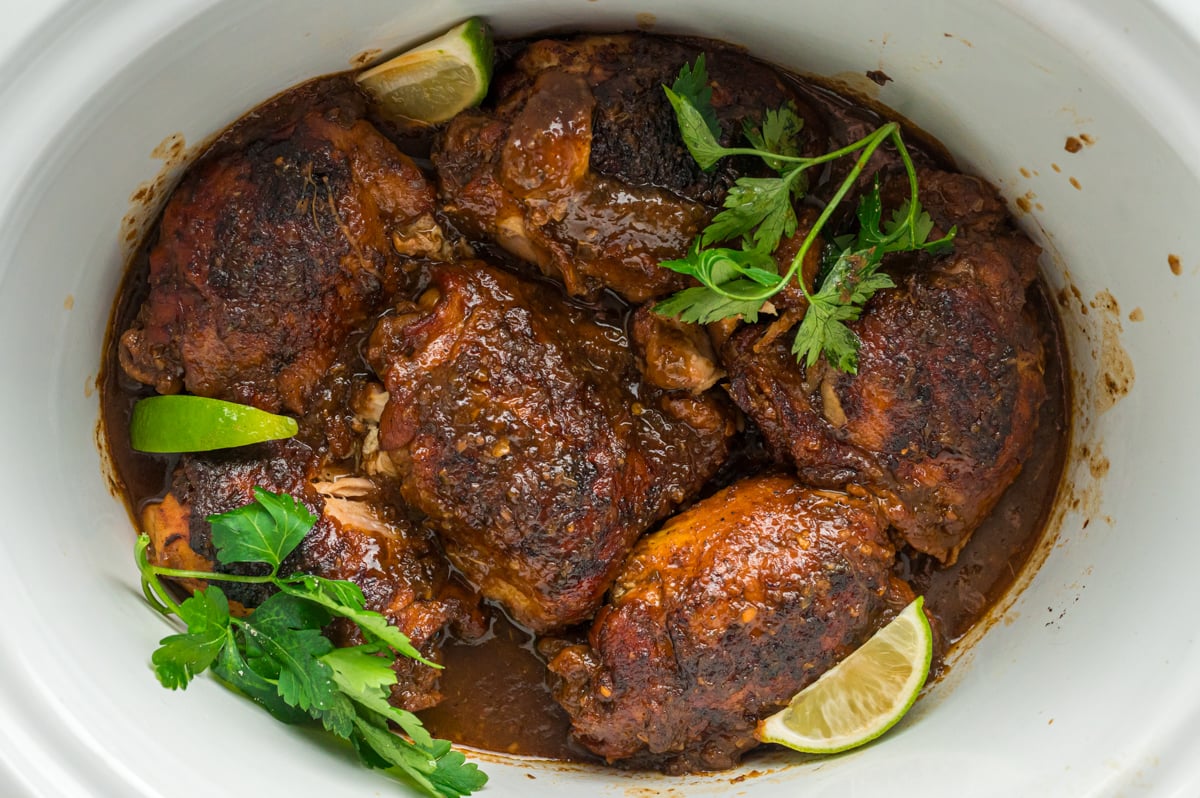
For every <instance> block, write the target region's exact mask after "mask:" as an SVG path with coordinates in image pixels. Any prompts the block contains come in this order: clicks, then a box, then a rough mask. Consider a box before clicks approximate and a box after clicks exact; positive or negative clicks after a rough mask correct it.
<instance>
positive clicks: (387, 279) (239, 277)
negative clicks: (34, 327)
mask: <svg viewBox="0 0 1200 798" xmlns="http://www.w3.org/2000/svg"><path fill="white" fill-rule="evenodd" d="M360 112H361V109H357V108H353V107H346V106H345V105H337V106H334V107H330V108H325V109H322V110H314V111H311V112H309V113H308V114H307V115H305V116H303V117H302V118H300V119H299V120H298V121H296V122H294V123H293V124H289V125H287V126H285V127H284V128H283V129H280V130H277V131H275V132H274V133H273V134H270V135H266V136H264V137H262V138H259V139H256V140H253V141H251V142H250V143H248V144H247V145H246V146H244V147H242V148H240V149H237V150H235V151H232V152H226V153H225V154H222V155H219V156H216V157H212V158H210V159H208V160H207V161H204V162H202V163H201V164H200V165H199V166H198V167H197V168H195V169H193V170H191V171H190V172H189V173H188V175H187V177H186V178H185V179H184V181H183V183H182V184H181V185H180V186H179V188H178V189H176V191H175V192H174V194H173V195H172V197H171V200H170V202H169V203H168V204H167V206H166V209H165V210H164V212H163V217H162V222H161V226H160V229H159V234H158V239H157V242H156V243H155V244H154V246H153V248H152V249H151V251H150V257H149V260H150V274H149V285H150V292H149V295H148V296H147V298H146V300H145V302H144V304H143V305H142V307H141V310H140V312H139V314H138V316H137V319H136V321H135V322H134V324H133V325H132V326H131V328H130V329H129V330H127V331H126V332H125V333H124V334H123V335H122V336H121V339H120V351H119V354H120V362H121V366H122V368H123V369H124V370H125V372H126V373H127V374H128V375H130V376H131V377H133V378H134V379H136V380H138V381H140V382H143V383H146V384H148V385H152V386H154V387H155V388H156V389H157V390H158V391H159V392H160V393H177V392H179V391H181V390H186V391H189V392H191V393H194V394H198V395H200V396H209V397H216V398H220V399H227V400H232V401H238V402H244V403H248V404H253V405H256V406H258V407H261V408H264V409H267V410H271V411H278V410H281V409H282V410H285V411H288V412H291V413H297V414H300V413H303V412H304V411H305V410H306V407H307V405H308V400H309V398H310V393H311V392H312V391H313V388H314V386H315V384H316V383H317V381H318V380H319V379H320V377H321V376H322V375H323V374H324V372H325V370H326V369H327V368H328V367H329V365H330V364H331V363H332V362H333V361H334V359H335V357H336V354H337V351H338V348H339V346H340V344H341V342H342V341H343V340H344V339H345V337H346V335H347V333H348V332H349V331H350V330H351V329H352V328H353V327H354V326H355V325H357V324H358V323H360V322H362V321H363V320H364V319H367V318H369V317H370V316H372V315H374V314H375V313H376V312H377V311H378V310H381V309H382V307H383V306H384V305H385V304H386V301H387V300H388V299H390V297H391V296H392V294H393V293H394V292H395V291H396V290H397V289H399V288H401V287H402V286H404V285H405V283H406V275H405V269H404V265H405V262H406V258H405V257H403V256H409V255H434V254H437V253H439V252H440V251H441V248H442V246H443V241H442V239H441V232H440V230H439V228H438V227H437V225H436V223H435V222H434V218H433V215H432V213H433V205H434V190H433V187H432V186H431V185H430V184H429V183H428V182H427V181H426V180H425V178H424V177H423V176H422V174H421V172H420V171H419V170H418V169H417V167H416V166H415V165H414V164H413V162H412V161H411V160H410V159H409V158H408V157H406V156H404V155H402V154H401V153H400V152H399V150H397V149H396V147H395V146H394V145H393V144H392V143H391V142H389V141H388V140H387V139H386V138H384V137H383V136H382V135H381V134H380V133H379V132H378V131H377V130H375V128H374V127H372V126H371V125H370V124H369V123H368V122H366V121H363V120H362V119H359V118H358V114H359V113H360Z"/></svg>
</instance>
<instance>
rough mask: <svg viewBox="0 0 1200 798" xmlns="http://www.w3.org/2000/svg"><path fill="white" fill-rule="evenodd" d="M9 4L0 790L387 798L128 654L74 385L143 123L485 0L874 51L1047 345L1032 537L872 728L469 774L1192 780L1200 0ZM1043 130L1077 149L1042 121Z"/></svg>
mask: <svg viewBox="0 0 1200 798" xmlns="http://www.w3.org/2000/svg"><path fill="white" fill-rule="evenodd" d="M17 5H18V3H17V2H16V1H15V0H3V1H2V2H0V24H2V23H3V22H4V17H5V16H9V17H11V18H12V19H13V25H12V26H10V27H9V28H8V31H9V32H8V33H7V34H5V36H4V37H3V38H0V131H3V135H2V136H0V142H2V143H3V146H0V341H2V343H0V374H3V375H4V383H5V390H4V391H3V392H0V431H2V435H0V439H2V440H3V441H4V444H5V445H4V451H5V453H4V456H3V457H2V458H0V495H2V496H3V501H2V502H0V506H3V507H4V508H5V509H4V513H3V515H2V519H3V520H0V529H2V533H0V534H2V537H0V540H2V542H3V551H4V556H3V557H2V558H0V585H3V595H4V596H5V597H6V600H7V612H6V619H5V623H4V624H3V627H2V630H0V635H2V644H0V763H2V768H0V794H3V795H6V796H21V795H26V794H28V795H38V796H50V795H96V796H108V795H112V796H133V795H148V796H149V795H155V796H158V795H162V796H166V795H170V796H174V797H175V798H186V797H187V796H213V795H226V794H232V793H234V792H236V793H238V794H246V795H282V794H287V795H292V796H297V798H299V797H300V796H318V795H352V794H361V795H387V794H401V795H403V794H407V793H406V789H407V788H406V787H404V786H403V785H399V784H393V783H389V781H388V780H387V778H386V777H382V776H380V775H378V774H375V773H372V772H369V771H367V770H365V769H363V768H361V767H359V766H358V765H357V764H356V762H355V761H354V757H353V754H352V753H350V752H348V751H346V750H343V749H341V748H339V747H337V746H332V745H328V744H326V743H325V742H324V741H322V740H321V739H319V737H317V736H316V735H313V734H309V733H307V732H304V731H299V730H296V729H294V728H290V727H285V726H283V725H281V724H278V723H276V722H275V721H274V720H272V719H271V718H270V717H269V716H268V715H267V714H266V713H264V712H262V711H261V710H259V709H258V708H256V707H254V706H253V705H251V704H250V703H249V702H247V701H244V700H242V699H240V698H237V697H235V696H234V695H233V694H231V693H229V692H228V691H226V690H224V689H222V688H221V687H219V686H218V685H217V684H216V683H215V682H214V681H212V680H210V679H207V678H202V679H199V680H198V681H197V682H196V683H195V684H193V686H192V687H191V688H190V689H188V690H187V691H186V692H182V693H172V692H168V691H166V690H163V689H162V687H160V686H159V684H158V683H157V681H156V680H155V678H154V676H153V674H152V672H151V670H150V668H149V654H150V652H151V651H152V650H153V648H154V646H155V644H156V641H157V640H158V639H159V638H161V637H163V636H164V635H165V634H168V633H170V629H169V627H168V626H167V625H165V623H164V622H163V621H162V620H160V619H159V618H158V617H157V616H156V615H155V613H154V612H153V611H151V609H150V608H149V607H147V606H146V604H145V603H144V601H143V599H142V597H141V595H140V593H139V592H138V589H137V579H136V569H135V568H134V565H133V561H132V555H131V548H132V529H131V524H130V520H129V516H128V514H127V512H126V509H125V507H124V506H123V504H122V503H121V501H120V500H118V499H117V498H115V497H114V494H113V491H112V490H111V489H110V485H109V480H108V478H107V477H106V472H105V466H104V463H103V462H102V457H101V454H100V451H99V449H98V447H97V444H96V438H97V419H98V401H97V399H98V397H97V392H96V387H95V386H96V377H97V371H98V368H99V364H100V356H101V353H100V349H101V341H102V337H103V335H104V331H105V325H106V324H107V322H108V318H109V309H110V305H111V302H112V299H113V297H114V293H115V291H116V288H117V285H118V280H119V278H120V276H121V272H122V268H123V265H124V262H125V258H126V255H127V252H128V249H129V244H128V242H127V241H126V240H125V237H126V233H127V232H129V231H130V230H133V229H136V224H135V223H136V222H139V221H142V220H144V219H145V218H146V217H147V214H146V212H145V211H143V212H141V213H140V214H138V213H136V211H137V209H138V208H139V207H140V206H139V205H138V204H137V203H135V202H133V200H132V197H133V195H134V194H135V193H136V192H137V191H138V189H139V187H141V186H142V185H143V184H148V183H152V182H153V181H155V180H156V179H157V180H159V188H160V189H161V188H162V187H163V186H164V185H167V186H169V184H170V181H171V180H173V179H174V178H176V177H177V176H178V173H179V168H180V165H181V164H180V160H179V159H178V158H177V157H169V156H164V149H166V150H170V144H171V142H172V141H178V140H180V139H181V140H182V141H183V142H185V143H186V147H185V148H184V149H188V150H190V149H191V148H192V147H194V146H196V145H199V144H201V143H203V142H204V141H205V139H206V138H208V137H209V136H210V135H211V134H213V133H214V132H216V131H218V130H219V129H221V128H222V127H224V126H225V125H226V124H228V123H229V122H231V121H233V120H234V119H236V118H237V117H238V116H240V115H241V114H242V113H244V112H245V111H246V110H248V109H249V108H251V107H252V106H254V105H255V104H257V103H258V102H260V101H262V100H264V99H266V98H268V97H270V96H272V95H273V94H275V93H277V92H279V91H281V90H282V89H284V88H287V87H288V86H290V85H293V84H295V83H297V82H299V81H301V80H303V79H305V78H308V77H312V76H315V75H319V74H323V73H328V72H334V71H339V70H343V69H346V68H348V67H349V66H350V65H351V61H352V59H353V58H354V57H355V56H356V55H358V54H360V53H362V52H364V51H368V50H372V49H374V48H378V49H380V50H383V51H390V50H394V49H397V48H400V47H402V46H405V45H409V44H413V43H416V42H418V41H420V40H422V39H424V38H427V37H428V36H429V35H431V34H434V33H438V32H440V31H442V30H444V29H445V28H447V27H449V26H450V25H451V24H453V23H455V22H457V21H459V20H461V19H462V18H464V17H466V16H468V15H471V14H475V13H479V14H483V15H485V16H487V17H488V18H489V19H490V20H491V21H492V22H493V24H494V25H495V27H496V28H497V30H498V32H499V33H500V34H502V35H503V34H518V33H529V32H533V31H539V30H546V29H564V28H588V29H594V30H614V29H631V28H635V27H638V26H639V25H641V26H643V27H648V26H653V29H654V30H657V31H661V32H671V33H689V34H702V35H708V36H714V37H719V38H724V39H727V40H730V41H733V42H736V43H739V44H742V45H745V46H746V47H748V48H749V49H750V51H751V52H753V53H754V54H756V55H759V56H762V57H765V58H767V59H770V60H773V61H776V62H778V63H780V64H783V65H786V66H790V67H794V68H796V69H799V70H801V71H808V72H814V73H817V74H824V75H837V74H839V73H856V74H857V75H862V74H863V72H864V71H865V70H871V69H882V70H884V71H885V72H886V73H887V74H888V75H889V76H890V77H891V78H893V82H891V83H888V84H887V85H886V86H885V87H884V88H882V89H881V90H879V93H878V98H879V99H880V100H881V101H882V102H884V103H886V104H889V105H891V106H892V107H893V108H895V109H897V110H898V111H900V112H901V113H903V114H904V115H906V116H907V117H909V118H910V119H912V120H914V121H915V122H916V123H917V124H919V125H920V126H921V127H923V128H925V129H926V130H928V131H929V132H930V133H932V134H933V135H934V136H936V137H937V138H939V139H940V140H942V141H943V142H944V143H945V144H946V145H947V146H948V147H949V148H950V149H951V150H952V151H953V152H954V153H955V154H956V155H957V156H958V158H959V160H960V163H961V165H962V166H963V168H965V169H966V170H968V171H973V172H975V173H978V174H981V175H983V176H985V177H987V178H988V179H990V180H992V181H993V182H994V183H996V184H997V185H998V186H999V187H1000V188H1001V190H1002V191H1003V193H1004V195H1005V197H1006V198H1007V199H1008V201H1009V203H1010V206H1011V207H1012V208H1013V210H1014V212H1015V213H1016V214H1017V216H1018V219H1019V220H1020V222H1021V224H1022V225H1023V226H1024V227H1025V229H1026V230H1027V231H1028V232H1029V233H1030V234H1031V235H1032V236H1033V237H1034V238H1035V239H1036V240H1037V241H1039V243H1041V244H1042V245H1043V246H1044V247H1045V249H1046V254H1045V256H1044V259H1043V269H1044V271H1045V273H1046V277H1047V279H1048V281H1049V283H1050V285H1051V286H1052V288H1053V290H1054V291H1055V292H1056V293H1059V292H1061V296H1062V297H1063V298H1064V301H1063V304H1062V306H1061V310H1062V313H1063V319H1064V326H1065V329H1066V333H1067V337H1068V340H1069V344H1070V349H1071V354H1072V357H1073V360H1074V363H1073V366H1074V372H1075V373H1074V383H1075V419H1074V431H1073V444H1072V454H1071V459H1070V462H1069V464H1068V475H1067V480H1066V482H1065V484H1064V486H1063V488H1062V491H1061V495H1060V502H1059V507H1058V511H1057V512H1056V514H1055V517H1054V519H1053V524H1052V528H1051V530H1050V533H1049V534H1050V535H1052V536H1053V537H1052V539H1051V541H1050V543H1049V544H1048V545H1047V546H1046V547H1045V549H1044V551H1043V552H1042V555H1043V557H1042V558H1044V562H1042V564H1041V566H1040V568H1039V569H1037V570H1036V573H1033V574H1030V575H1028V577H1027V578H1026V579H1025V580H1024V582H1025V583H1026V584H1025V587H1024V589H1023V590H1021V591H1020V592H1019V593H1018V594H1017V595H1016V596H1015V597H1011V598H1010V600H1009V601H1007V602H1005V603H1004V604H1003V605H1002V606H1001V607H1000V608H999V609H998V610H997V612H996V613H995V616H996V617H995V620H996V622H995V623H993V624H992V625H991V628H990V629H989V630H988V631H987V633H986V634H984V635H982V636H981V637H980V639H978V640H975V641H973V642H972V643H971V645H969V646H967V647H965V650H963V651H960V652H959V653H958V654H957V655H956V656H955V657H954V658H953V659H952V663H953V664H952V668H951V670H950V673H949V675H948V676H947V677H946V678H944V679H943V680H941V681H940V682H939V683H938V684H936V685H935V686H934V687H933V688H932V689H931V690H930V691H929V692H928V694H927V695H926V696H925V697H924V698H923V699H922V700H921V701H920V702H918V704H917V707H916V708H915V710H914V711H913V712H912V713H911V714H910V715H909V717H907V718H906V719H905V720H904V722H903V723H902V724H901V725H900V726H899V727H897V729H895V730H894V731H893V733H891V734H889V735H888V736H887V737H886V738H884V739H883V740H881V741H880V742H878V743H876V744H873V745H871V746H868V747H867V748H865V749H861V750H859V751H856V752H853V753H849V754H845V755H841V756H837V757H833V758H829V759H806V758H803V757H799V756H796V757H787V756H782V755H781V756H778V757H773V758H769V759H768V760H766V761H765V762H764V761H762V760H758V761H756V763H755V764H754V765H753V766H752V767H744V768H743V769H742V770H738V771H734V772H732V773H726V774H719V775H712V776H695V777H687V778H673V777H666V776H656V775H652V774H649V775H648V774H625V773H621V772H617V771H601V770H599V769H591V768H583V767H567V766H561V765H555V764H547V763H539V762H530V761H523V760H517V759H505V758H501V757H496V756H487V757H484V758H483V760H482V764H483V766H484V768H485V769H486V770H487V771H488V773H489V774H490V776H491V782H490V784H489V785H488V786H487V788H486V792H485V793H484V794H486V795H492V796H508V795H514V796H515V795H521V796H531V795H560V794H567V791H568V790H569V791H570V793H569V794H593V795H612V796H626V795H628V796H644V795H685V794H686V795H716V794H729V795H746V796H754V797H755V798H768V797H771V796H784V795H788V796H791V795H801V794H803V795H805V796H808V797H809V798H816V796H826V795H828V796H834V795H836V796H854V795H874V794H879V793H880V792H887V793H890V794H896V793H899V794H913V795H915V794H921V795H925V796H930V795H933V796H940V795H945V796H951V795H953V796H962V795H1004V796H1009V795H1073V796H1084V795H1089V796H1090V795H1113V796H1116V795H1121V796H1133V795H1200V744H1198V743H1197V740H1198V739H1200V680H1198V679H1197V678H1196V676H1197V674H1200V652H1198V650H1197V642H1196V627H1197V624H1196V623H1195V621H1194V618H1193V616H1192V614H1191V612H1190V608H1191V607H1193V606H1194V605H1195V600H1194V598H1193V597H1194V595H1195V592H1196V591H1195V587H1194V573H1195V567H1196V563H1197V562H1200V535H1197V534H1196V532H1195V530H1196V528H1197V523H1196V520H1195V509H1194V508H1195V505H1194V504H1193V503H1192V498H1193V497H1192V492H1193V491H1195V490H1196V487H1195V477H1196V475H1197V474H1198V473H1200V471H1198V467H1197V465H1196V455H1195V453H1196V452H1197V451H1200V414H1197V413H1196V412H1195V411H1194V402H1195V400H1196V397H1197V395H1198V394H1200V391H1198V390H1197V389H1198V388H1200V372H1197V370H1196V368H1195V366H1196V363H1197V353H1200V324H1198V323H1197V321H1196V320H1195V316H1194V313H1195V310H1194V309H1195V308H1196V307H1197V306H1198V304H1200V223H1198V221H1197V220H1200V84H1198V83H1197V81H1196V80H1195V76H1197V75H1200V44H1197V40H1196V39H1193V38H1189V34H1188V33H1186V32H1185V31H1186V28H1187V25H1191V26H1192V31H1193V33H1194V32H1195V31H1196V30H1200V19H1197V17H1198V16H1200V11H1196V10H1188V8H1187V7H1186V3H1185V2H1182V0H1181V2H1178V3H1175V4H1167V5H1165V6H1164V5H1146V4H1142V3H1139V2H1134V0H1129V2H1120V1H1119V0H1103V1H1102V2H1092V3H1089V2H1085V0H1066V1H1064V2H1056V3H1041V2H1036V1H1035V0H1008V1H1007V2H988V1H987V0H970V1H964V0H920V2H912V3H896V2H890V3H889V2H877V1H873V0H842V1H841V2H837V3H823V2H805V3H797V2H794V0H775V1H772V0H760V1H759V2H757V3H753V4H736V5H733V6H731V5H730V4H729V3H728V2H725V1H724V0H686V2H685V1H684V0H679V2H669V1H668V0H636V2H635V1H634V0H594V1H591V2H585V0H569V1H568V0H562V1H561V2H548V1H547V0H446V1H441V0H431V1H430V2H425V3H406V2H396V0H343V2H338V3H330V2H327V1H326V0H270V1H268V0H263V1H262V2H254V3H246V2H236V1H235V0H230V1H229V2H215V1H212V0H188V2H183V1H182V0H179V1H178V2H171V3H162V2H153V1H152V0H124V1H123V2H119V1H117V0H77V1H76V2H58V3H55V4H52V5H50V6H46V7H44V8H43V9H42V10H41V11H36V12H35V11H30V10H29V9H25V8H18V7H17ZM1172 5H1173V6H1174V8H1171V6H1172ZM1173 15H1174V16H1173ZM1178 15H1184V17H1183V18H1182V19H1181V18H1179V17H1178ZM35 16H36V18H35ZM860 85H861V81H860ZM1072 136H1074V137H1077V138H1079V139H1080V141H1081V142H1083V146H1082V148H1081V149H1080V151H1079V152H1076V153H1070V152H1068V151H1067V150H1066V149H1065V148H1064V144H1065V142H1066V140H1067V138H1068V137H1072ZM164 142H166V144H167V146H166V147H160V144H162V143H164ZM156 152H157V155H153V153H156ZM164 181H165V182H164ZM162 193H163V192H162V191H161V190H160V191H159V194H158V196H161V195H162ZM131 211H134V212H135V215H134V217H131V218H130V219H126V220H125V221H124V223H123V218H124V217H126V215H127V214H129V213H130V212H131ZM484 689H485V688H484ZM751 770H753V771H754V772H750V771H751Z"/></svg>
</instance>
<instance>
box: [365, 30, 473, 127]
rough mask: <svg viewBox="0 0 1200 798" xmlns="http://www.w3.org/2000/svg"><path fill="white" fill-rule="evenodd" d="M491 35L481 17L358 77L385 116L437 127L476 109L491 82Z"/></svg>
mask: <svg viewBox="0 0 1200 798" xmlns="http://www.w3.org/2000/svg"><path fill="white" fill-rule="evenodd" d="M492 54H493V46H492V33H491V29H490V28H488V26H487V23H485V22H484V21H483V20H482V19H480V18H479V17H472V18H471V19H468V20H467V21H466V22H464V23H462V24H461V25H458V26H457V27H455V28H453V29H451V30H449V31H447V32H446V33H445V34H443V35H442V36H439V37H438V38H436V39H433V40H432V41H429V42H426V43H425V44H422V45H420V46H419V47H415V48H413V49H411V50H408V51H407V52H404V53H401V54H400V55H398V56H396V57H395V58H391V59H389V60H387V61H385V62H383V63H382V64H379V65H378V66H375V67H372V68H371V69H368V70H367V71H365V72H363V73H362V74H360V75H359V76H358V78H357V80H358V84H359V85H360V86H362V87H363V88H364V89H365V90H366V91H368V92H369V93H370V94H371V95H372V96H374V97H375V100H376V101H377V103H378V104H379V109H380V111H381V112H382V114H383V115H384V116H386V117H390V118H392V119H394V120H397V121H399V120H404V119H411V120H416V121H418V122H426V123H429V124H436V123H438V122H444V121H446V120H447V119H450V118H451V117H453V116H454V115H455V114H457V113H458V112H459V111H462V110H464V109H467V108H470V107H472V106H474V105H478V104H479V103H480V102H482V101H483V98H484V97H486V96H487V91H488V84H489V83H490V82H491V79H492Z"/></svg>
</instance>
